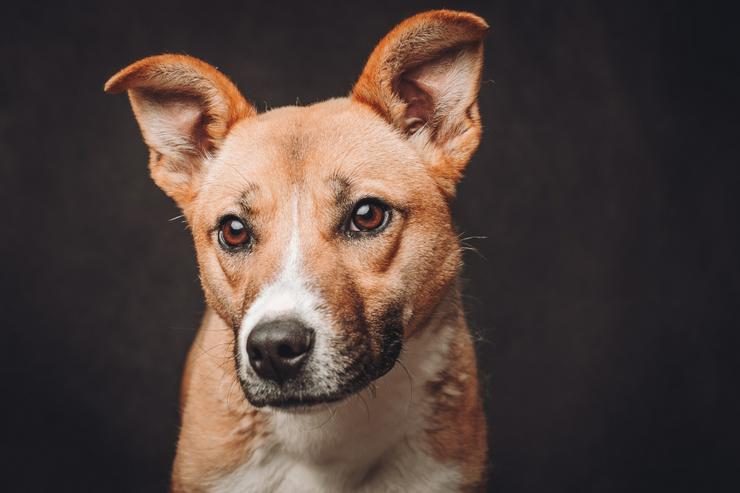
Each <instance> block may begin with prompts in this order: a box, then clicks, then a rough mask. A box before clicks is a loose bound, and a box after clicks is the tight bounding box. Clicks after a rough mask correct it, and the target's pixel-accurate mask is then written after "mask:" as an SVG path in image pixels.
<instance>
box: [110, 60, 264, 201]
mask: <svg viewBox="0 0 740 493" xmlns="http://www.w3.org/2000/svg"><path fill="white" fill-rule="evenodd" d="M105 91H106V92H109V93H114V94H115V93H119V92H123V91H128V95H129V99H130V100H131V107H132V108H133V110H134V115H135V116H136V120H137V121H138V123H139V127H140V128H141V133H142V135H143V136H144V141H145V142H146V144H147V145H148V146H149V168H150V170H151V174H152V178H153V179H154V181H155V182H156V183H157V185H159V187H160V188H161V189H162V190H164V191H165V193H167V195H169V196H170V197H172V198H173V199H175V201H176V202H177V203H178V205H179V206H180V207H181V208H183V209H185V208H186V207H187V205H188V204H189V203H190V202H191V201H192V199H193V197H195V195H196V193H197V190H198V184H199V182H200V177H201V175H202V168H203V165H204V161H205V158H206V157H208V156H210V155H212V154H213V153H214V152H216V151H217V150H218V149H219V147H220V145H221V143H222V141H223V139H224V137H226V135H227V133H228V132H229V129H230V128H231V127H232V126H233V125H234V123H236V122H237V121H239V120H241V119H242V118H246V117H249V116H252V115H255V114H256V113H257V112H256V111H255V109H254V107H252V106H251V105H250V104H249V103H248V102H247V101H246V100H245V99H244V97H243V96H242V95H241V94H240V93H239V90H238V89H237V88H236V86H234V84H232V83H231V81H229V79H228V78H226V76H225V75H223V74H222V73H221V72H219V71H218V70H216V69H215V68H214V67H212V66H210V65H208V64H207V63H205V62H202V61H200V60H198V59H196V58H192V57H189V56H184V55H159V56H153V57H149V58H145V59H143V60H139V61H138V62H136V63H134V64H132V65H129V66H128V67H126V68H124V69H123V70H121V71H120V72H118V73H117V74H116V75H114V76H113V77H111V78H110V79H109V80H108V82H106V84H105Z"/></svg>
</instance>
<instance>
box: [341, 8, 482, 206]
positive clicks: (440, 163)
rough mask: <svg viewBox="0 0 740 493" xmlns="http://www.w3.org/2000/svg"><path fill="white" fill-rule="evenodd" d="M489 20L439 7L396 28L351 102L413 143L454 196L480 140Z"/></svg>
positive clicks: (375, 53) (365, 72)
mask: <svg viewBox="0 0 740 493" xmlns="http://www.w3.org/2000/svg"><path fill="white" fill-rule="evenodd" d="M487 30H488V24H486V22H485V21H484V20H483V19H481V18H480V17H478V16H476V15H473V14H470V13H467V12H454V11H450V10H436V11H431V12H425V13H422V14H418V15H415V16H413V17H411V18H409V19H406V20H405V21H403V22H402V23H401V24H399V25H398V26H396V27H395V28H394V29H393V30H392V31H391V32H390V33H388V34H387V35H386V36H385V38H383V39H382V40H381V41H380V43H378V45H377V46H376V47H375V50H374V51H373V52H372V54H371V55H370V58H369V60H368V62H367V64H366V65H365V69H364V70H363V72H362V75H360V78H359V80H358V81H357V83H356V84H355V86H354V88H353V89H352V95H351V97H352V99H354V100H355V101H358V102H361V103H364V104H367V105H369V106H370V107H372V108H373V109H374V110H375V111H376V112H377V113H378V114H380V116H382V117H383V118H385V119H386V121H388V122H389V123H390V124H391V125H393V126H395V127H396V128H397V129H398V130H399V131H400V132H401V133H403V134H404V135H405V136H406V138H408V139H409V141H410V142H411V143H412V144H414V145H415V146H416V147H417V148H418V149H419V152H420V153H421V154H422V156H423V157H424V159H425V161H426V162H427V163H428V164H429V165H430V166H431V168H432V172H433V174H434V176H435V177H436V178H437V179H438V180H439V183H440V185H441V186H442V188H443V189H444V190H445V191H446V193H448V194H449V195H453V194H454V191H455V184H456V183H457V182H458V181H459V179H460V178H461V176H462V172H463V170H464V168H465V165H466V164H467V162H468V160H469V159H470V157H471V155H472V154H473V152H474V151H475V149H476V148H477V147H478V142H479V141H480V133H481V124H480V116H479V112H478V101H477V98H478V89H479V87H480V77H481V69H482V66H483V42H482V40H483V37H484V36H485V34H486V32H487Z"/></svg>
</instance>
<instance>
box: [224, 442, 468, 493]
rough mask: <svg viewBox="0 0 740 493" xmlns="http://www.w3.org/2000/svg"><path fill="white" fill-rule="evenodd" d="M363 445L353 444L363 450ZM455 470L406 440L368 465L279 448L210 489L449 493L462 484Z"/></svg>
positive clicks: (228, 492) (295, 492) (263, 453)
mask: <svg viewBox="0 0 740 493" xmlns="http://www.w3.org/2000/svg"><path fill="white" fill-rule="evenodd" d="M362 446H363V444H357V447H358V448H361V447H362ZM460 479H461V478H460V474H459V472H458V471H457V469H456V468H454V467H452V466H449V465H445V464H442V463H440V462H438V461H436V460H435V459H434V458H432V457H431V456H430V455H429V454H428V453H427V452H425V451H423V450H421V449H420V447H418V444H414V443H410V442H405V443H401V444H399V445H398V446H397V447H395V448H394V449H392V450H389V451H387V452H385V453H384V454H383V455H382V456H381V457H380V458H378V459H377V460H376V461H374V462H371V463H363V464H359V465H357V464H355V463H352V462H330V463H318V462H315V461H313V460H311V459H308V460H306V459H302V458H301V457H296V456H295V455H293V454H291V453H288V452H286V451H285V450H282V449H281V448H280V447H278V446H273V447H268V448H266V449H263V450H260V451H258V452H257V453H256V454H255V455H254V456H253V457H252V459H251V460H250V461H249V462H248V463H246V464H244V465H243V466H242V467H240V468H239V469H237V470H236V471H234V472H232V473H230V474H229V475H227V476H224V477H222V478H220V479H219V480H218V481H217V482H216V483H215V484H214V487H213V491H214V492H219V493H236V492H252V491H271V492H276V493H319V492H320V493H339V492H348V491H353V492H359V493H374V492H418V493H422V492H450V491H457V490H458V488H459V486H460Z"/></svg>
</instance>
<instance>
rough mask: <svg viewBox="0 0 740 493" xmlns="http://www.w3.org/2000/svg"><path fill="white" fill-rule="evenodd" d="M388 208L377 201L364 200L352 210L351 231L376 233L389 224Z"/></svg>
mask: <svg viewBox="0 0 740 493" xmlns="http://www.w3.org/2000/svg"><path fill="white" fill-rule="evenodd" d="M389 215H390V213H389V211H388V206H386V205H385V204H383V203H382V202H380V201H378V200H375V199H364V200H361V201H360V202H358V203H357V205H356V206H355V208H354V209H353V210H352V217H350V220H349V230H350V231H355V232H363V231H376V230H378V229H380V228H382V227H383V226H385V225H386V223H387V222H388V217H389Z"/></svg>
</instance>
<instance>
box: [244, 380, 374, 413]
mask: <svg viewBox="0 0 740 493" xmlns="http://www.w3.org/2000/svg"><path fill="white" fill-rule="evenodd" d="M366 386H367V385H353V386H350V387H347V388H344V389H340V390H338V391H335V392H330V393H316V394H311V393H306V392H301V393H300V394H299V395H294V394H292V393H290V392H285V391H281V390H272V391H269V392H264V393H262V392H253V391H252V390H251V389H249V388H248V387H247V386H246V385H245V386H244V395H245V396H246V398H247V400H248V401H249V403H250V404H251V405H253V406H254V407H257V408H269V409H273V410H276V411H281V412H286V413H292V414H307V413H311V412H316V411H320V410H325V409H326V406H327V405H330V404H335V403H339V402H341V401H343V400H344V399H346V398H348V397H350V396H351V395H354V394H356V393H358V392H360V391H361V390H362V389H363V388H365V387H366Z"/></svg>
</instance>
